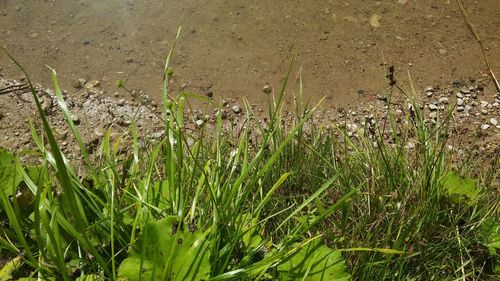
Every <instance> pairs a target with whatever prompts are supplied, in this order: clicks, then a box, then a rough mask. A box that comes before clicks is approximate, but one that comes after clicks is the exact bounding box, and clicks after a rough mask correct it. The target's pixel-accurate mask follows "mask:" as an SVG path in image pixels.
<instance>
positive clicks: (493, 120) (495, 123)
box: [490, 118, 498, 127]
mask: <svg viewBox="0 0 500 281" xmlns="http://www.w3.org/2000/svg"><path fill="white" fill-rule="evenodd" d="M490 123H491V125H493V126H495V127H496V126H498V121H497V119H495V118H491V119H490Z"/></svg>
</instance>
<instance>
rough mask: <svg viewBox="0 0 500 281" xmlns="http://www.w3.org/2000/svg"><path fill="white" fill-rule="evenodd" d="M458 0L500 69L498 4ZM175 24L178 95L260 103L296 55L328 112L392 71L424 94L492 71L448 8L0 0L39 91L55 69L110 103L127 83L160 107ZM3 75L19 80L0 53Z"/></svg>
mask: <svg viewBox="0 0 500 281" xmlns="http://www.w3.org/2000/svg"><path fill="white" fill-rule="evenodd" d="M463 2H464V4H465V6H466V8H467V11H468V13H469V16H470V18H471V20H472V22H473V23H474V24H475V26H476V28H477V29H478V31H479V34H480V36H481V38H482V39H483V41H484V44H485V47H486V54H487V56H488V57H489V59H490V61H491V62H492V68H493V71H494V72H496V73H500V64H498V62H499V61H500V35H499V34H500V33H499V32H498V27H499V26H500V1H498V0H481V1H473V0H464V1H463ZM374 15H378V16H379V21H378V22H379V24H380V26H378V27H373V26H372V25H371V24H370V19H371V18H372V17H376V16H374ZM179 25H182V26H183V33H182V36H181V38H180V41H179V45H178V49H177V52H176V53H175V56H174V69H175V71H176V83H175V85H176V87H178V88H181V87H186V90H188V91H193V92H201V93H203V92H206V91H208V90H209V89H211V90H212V91H213V92H214V94H215V96H216V97H225V98H234V99H241V98H242V97H247V98H249V99H250V100H251V102H254V103H263V102H265V101H266V96H265V95H263V94H262V87H263V86H264V85H265V84H267V83H269V84H270V85H272V86H277V85H279V82H280V81H281V79H282V78H283V76H284V73H285V72H286V69H287V67H288V65H289V63H290V61H291V59H292V56H293V55H294V54H295V55H296V61H295V64H294V71H295V72H294V73H296V71H297V70H298V69H299V68H301V67H302V69H303V72H302V73H303V79H304V92H305V95H306V96H307V97H310V98H312V99H314V100H318V99H319V98H320V97H322V96H327V102H328V103H330V104H335V105H346V104H349V103H351V104H356V103H359V102H363V101H366V100H367V99H370V98H372V97H373V96H374V95H376V94H383V92H384V91H385V90H386V89H387V87H386V85H387V83H386V80H385V74H386V67H387V66H388V65H394V66H395V68H396V74H397V75H398V76H399V77H404V78H402V79H406V77H407V76H406V71H407V70H408V69H409V70H410V71H411V74H412V77H413V78H414V82H415V84H416V85H417V87H418V88H420V89H423V88H424V87H425V86H427V85H429V84H430V85H449V84H450V82H451V81H453V80H460V79H461V80H466V81H467V80H468V78H469V77H480V76H481V74H482V73H485V72H486V71H487V69H486V68H485V64H484V61H483V58H482V55H481V51H480V48H479V45H478V44H477V42H476V41H475V39H474V37H473V36H472V34H471V32H470V30H469V29H468V28H467V25H466V24H465V22H464V19H463V17H462V14H461V13H460V10H459V7H458V5H457V3H456V1H455V0H442V1H435V0H418V1H417V0H408V1H406V0H391V1H363V0H348V1H347V0H346V1H334V0H324V1H317V0H300V1H297V0H293V1H292V0H279V1H269V0H251V1H248V0H247V1H242V0H238V1H236V0H234V1H228V0H169V1H161V0H151V1H131V0H129V1H124V0H107V1H100V0H78V1H76V0H64V1H63V0H43V1H42V0H24V1H19V0H0V44H1V45H2V46H4V47H6V49H7V50H8V51H9V52H11V53H12V54H13V55H14V56H15V57H17V58H18V59H19V60H20V62H21V63H22V64H23V65H24V66H25V67H26V68H27V70H28V71H29V73H30V74H31V75H33V77H34V80H36V81H39V82H41V83H43V84H44V85H50V84H49V73H48V71H47V69H46V67H45V65H49V66H52V67H54V68H55V69H56V70H57V71H58V73H59V75H60V80H61V81H62V84H63V87H64V88H66V89H71V84H72V83H73V81H75V80H76V79H78V78H85V79H87V80H90V79H98V80H100V81H102V84H103V85H102V87H103V89H104V90H105V92H106V93H109V94H110V95H112V94H113V93H114V92H116V87H115V86H114V81H115V80H116V79H125V80H127V84H128V85H129V86H130V87H132V88H141V89H144V90H145V91H146V92H148V93H149V94H150V95H151V96H152V97H153V98H156V99H158V98H159V86H160V80H161V73H162V68H163V61H164V57H165V55H166V53H167V51H168V49H169V48H170V46H171V45H172V40H173V38H174V37H175V33H176V30H177V27H178V26H179ZM0 68H3V70H0V72H3V73H4V74H5V76H6V77H14V78H17V77H20V73H19V72H18V71H17V69H16V68H15V67H14V66H13V65H12V63H11V62H10V61H9V60H8V59H7V57H6V56H4V55H0ZM488 87H489V88H487V89H485V91H486V92H489V93H490V94H494V89H493V87H492V84H488ZM73 92H74V91H70V94H72V93H73Z"/></svg>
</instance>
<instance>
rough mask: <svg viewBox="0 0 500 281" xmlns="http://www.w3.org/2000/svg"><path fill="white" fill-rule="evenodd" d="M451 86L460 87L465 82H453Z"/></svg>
mask: <svg viewBox="0 0 500 281" xmlns="http://www.w3.org/2000/svg"><path fill="white" fill-rule="evenodd" d="M451 84H452V85H453V86H454V87H460V86H462V85H463V84H464V82H462V81H460V80H453V82H451Z"/></svg>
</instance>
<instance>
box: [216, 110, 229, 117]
mask: <svg viewBox="0 0 500 281" xmlns="http://www.w3.org/2000/svg"><path fill="white" fill-rule="evenodd" d="M218 114H220V115H221V118H222V119H227V112H226V111H225V110H224V109H220V110H217V111H216V112H215V117H216V118H217V117H218V116H217V115H218Z"/></svg>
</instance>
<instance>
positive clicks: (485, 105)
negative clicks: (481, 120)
mask: <svg viewBox="0 0 500 281" xmlns="http://www.w3.org/2000/svg"><path fill="white" fill-rule="evenodd" d="M487 106H488V102H487V101H484V100H482V101H481V107H482V108H485V107H487Z"/></svg>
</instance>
